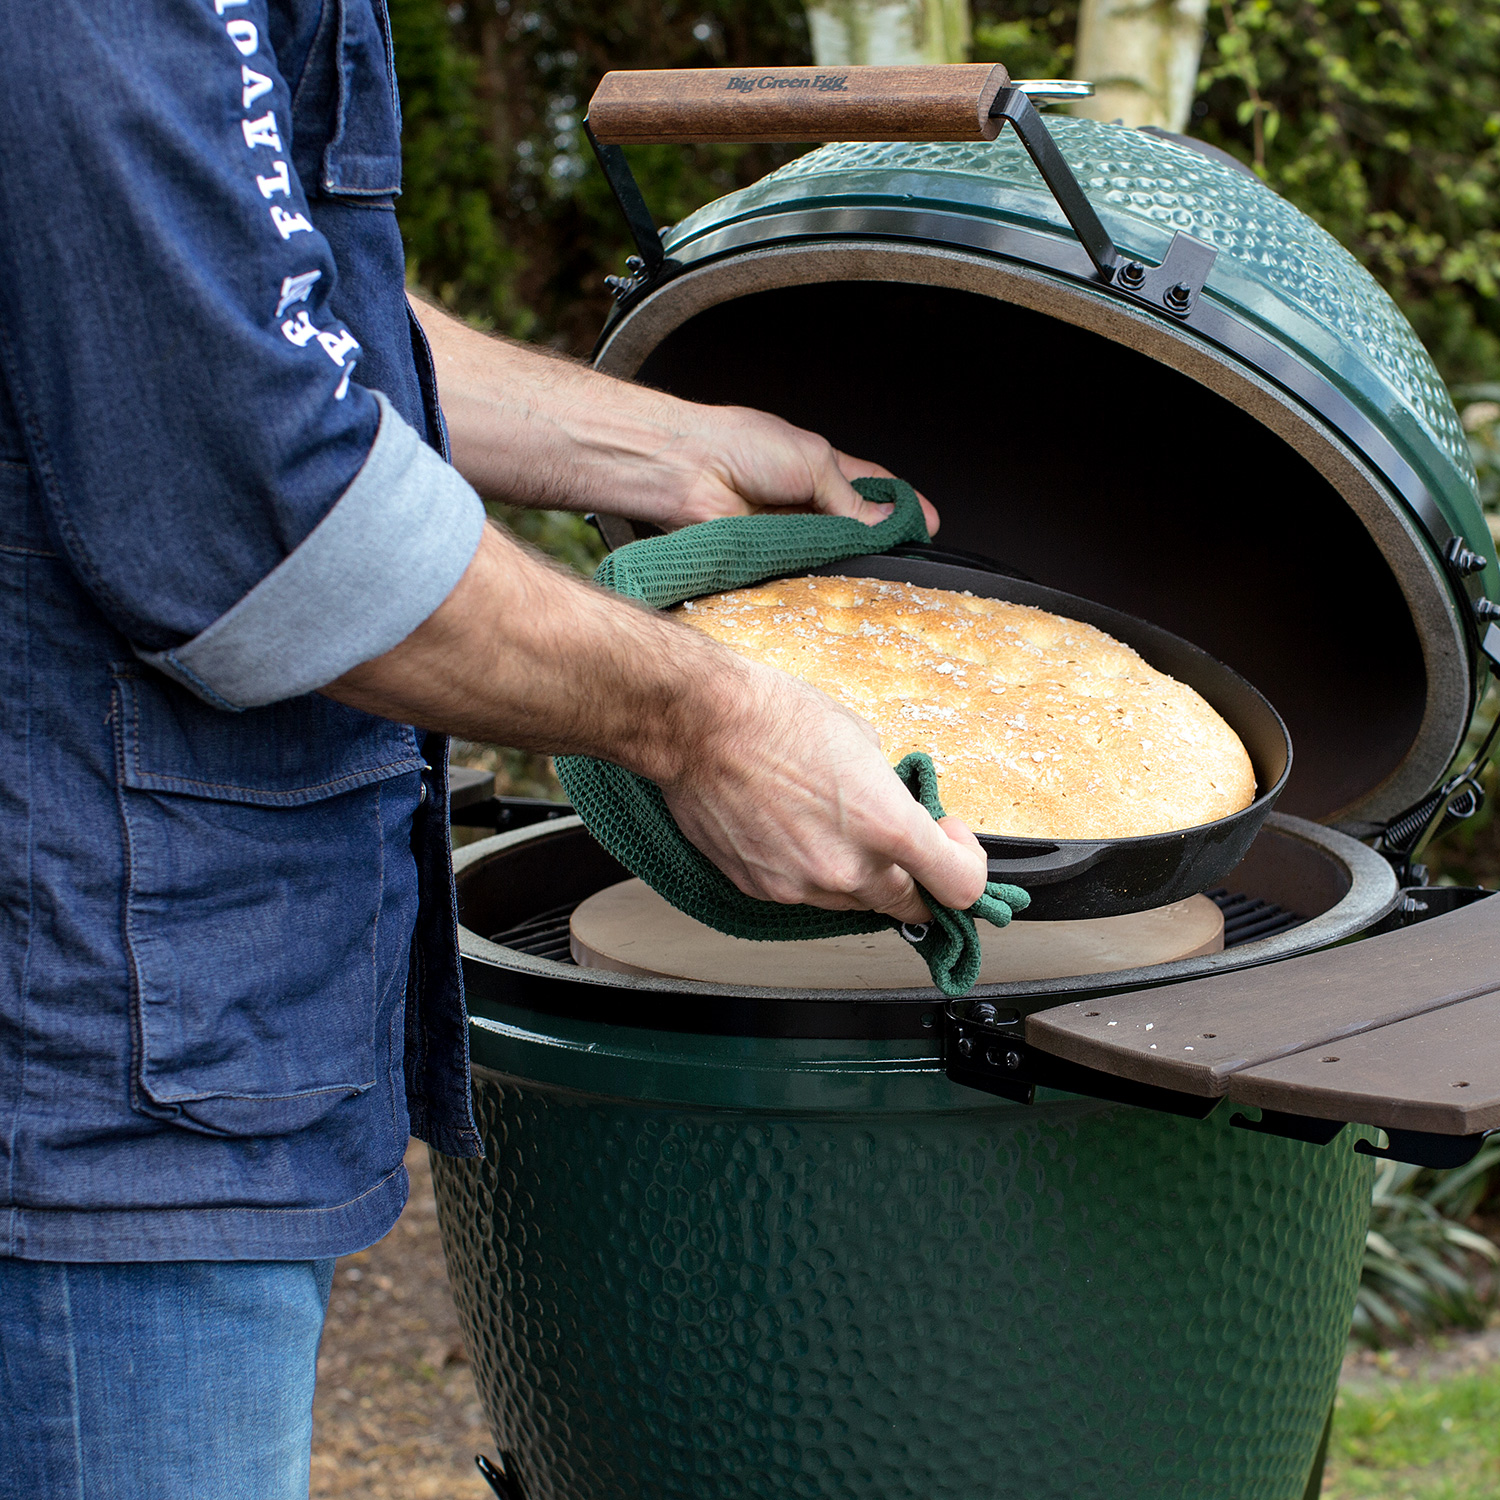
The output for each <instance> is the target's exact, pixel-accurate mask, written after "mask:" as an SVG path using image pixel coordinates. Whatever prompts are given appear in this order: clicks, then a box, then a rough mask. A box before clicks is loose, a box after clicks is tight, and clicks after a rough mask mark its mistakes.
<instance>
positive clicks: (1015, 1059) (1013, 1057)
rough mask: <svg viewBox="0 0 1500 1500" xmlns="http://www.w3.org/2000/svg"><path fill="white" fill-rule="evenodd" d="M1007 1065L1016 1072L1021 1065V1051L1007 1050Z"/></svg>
mask: <svg viewBox="0 0 1500 1500" xmlns="http://www.w3.org/2000/svg"><path fill="white" fill-rule="evenodd" d="M1005 1066H1006V1067H1007V1068H1009V1069H1010V1070H1011V1072H1015V1070H1016V1069H1017V1068H1019V1067H1020V1066H1021V1054H1020V1053H1019V1052H1007V1053H1006V1054H1005Z"/></svg>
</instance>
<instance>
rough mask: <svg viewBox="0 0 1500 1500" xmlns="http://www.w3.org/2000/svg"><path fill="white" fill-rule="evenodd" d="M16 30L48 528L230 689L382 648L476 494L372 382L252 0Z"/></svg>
mask: <svg viewBox="0 0 1500 1500" xmlns="http://www.w3.org/2000/svg"><path fill="white" fill-rule="evenodd" d="M3 34H4V35H3V40H4V43H5V45H4V46H3V47H0V373H3V376H4V380H5V385H6V387H7V391H8V394H9V396H10V398H11V401H12V402H13V404H14V406H15V408H16V412H17V415H18V418H19V421H20V425H21V427H22V429H23V431H24V433H25V442H26V447H27V457H28V459H29V460H30V463H31V466H32V469H33V472H34V473H35V475H36V476H37V480H38V484H39V488H40V491H41V500H42V504H43V507H44V509H45V512H46V517H47V523H48V527H49V530H50V531H51V533H52V534H53V536H54V538H55V539H56V542H57V545H58V547H59V549H60V550H61V552H62V553H63V555H64V556H65V557H66V559H67V560H68V563H69V564H70V566H71V568H72V569H73V571H74V572H75V574H76V575H77V577H78V579H79V580H80V582H81V583H82V584H83V586H84V587H85V588H86V589H87V590H88V592H89V593H90V595H91V596H92V597H93V599H94V600H95V601H96V603H97V604H98V606H99V608H100V609H101V611H102V612H103V613H104V615H105V616H106V617H107V618H108V619H109V621H110V623H111V624H113V625H114V626H115V627H116V628H117V629H118V630H120V631H121V632H122V633H123V634H124V635H125V637H126V638H127V639H128V640H129V642H130V643H131V645H132V646H133V647H134V649H135V650H136V651H137V653H138V654H140V655H141V656H143V657H145V658H146V659H147V660H148V661H151V662H153V663H155V664H156V665H158V666H159V667H160V668H161V669H162V670H163V671H165V672H167V673H169V674H171V675H173V676H175V677H176V678H178V680H180V681H181V682H183V683H185V684H187V685H188V686H190V687H192V688H193V690H194V691H196V692H198V693H199V694H201V695H202V696H203V697H205V698H207V699H209V700H210V701H212V702H216V703H218V704H220V705H221V706H224V707H250V706H253V705H256V704H262V703H269V702H273V701H275V700H277V699H280V698H286V697H291V696H294V695H296V694H298V693H303V692H307V691H310V690H312V689H315V688H317V687H320V686H322V685H324V684H325V683H327V682H330V681H332V680H333V679H334V678H335V677H337V676H339V675H340V674H341V673H342V672H344V671H347V670H348V669H349V668H350V667H352V666H354V665H356V664H357V663H359V662H361V661H367V660H369V659H370V658H371V657H373V656H376V655H379V654H380V653H381V652H383V651H385V650H387V649H389V648H390V647H391V646H393V645H395V644H396V643H397V642H398V641H400V640H401V639H403V638H404V637H405V636H406V635H407V634H409V633H410V632H411V631H412V630H413V629H414V628H415V627H416V626H417V625H418V624H420V623H421V621H422V620H423V619H425V618H426V617H427V615H429V614H430V613H431V612H432V611H433V610H434V609H435V608H436V607H437V606H438V605H439V604H440V603H441V602H442V600H443V599H444V598H445V597H446V596H447V594H448V593H449V592H450V591H451V589H452V588H453V585H454V584H455V583H456V582H457V581H458V579H459V577H460V576H461V575H462V573H463V571H464V569H465V568H466V567H467V565H468V563H469V560H470V559H471V557H472V556H473V553H474V550H475V548H476V547H477V545H478V542H479V537H480V533H481V531H482V528H483V524H484V515H483V507H482V505H481V504H480V501H479V499H478V497H477V496H476V495H475V494H474V492H473V490H472V489H471V488H470V487H469V486H468V485H467V484H466V483H465V482H464V481H463V480H462V479H461V478H460V477H459V475H458V474H457V473H456V471H454V470H453V469H452V468H451V467H450V466H449V465H448V464H447V463H445V462H444V460H443V459H442V458H441V457H440V456H439V455H438V454H437V453H436V452H434V451H433V450H432V449H431V448H430V447H428V446H427V445H426V443H425V442H423V441H422V439H421V438H420V437H419V436H418V435H417V433H416V432H415V431H414V430H413V429H412V428H411V427H409V426H408V425H407V424H406V423H405V422H404V421H403V420H402V418H401V417H400V416H399V415H398V414H397V412H396V411H395V410H394V409H393V408H392V407H391V406H390V404H389V403H388V402H386V401H385V400H384V398H383V397H380V396H379V395H378V394H377V393H375V392H373V391H371V390H369V389H367V388H365V387H364V386H363V385H361V384H360V382H359V378H358V369H359V357H360V346H359V339H358V329H351V328H349V327H347V326H345V324H343V323H342V322H340V321H339V320H338V319H337V318H336V317H334V316H333V314H332V313H331V311H330V299H331V297H332V294H333V292H334V288H335V283H336V276H337V268H336V266H335V264H334V259H333V255H332V252H331V250H330V248H329V245H328V243H327V241H326V240H325V239H324V238H323V236H322V235H321V234H320V233H319V232H318V229H317V227H316V224H315V222H314V220H315V217H316V215H315V213H314V211H313V210H312V209H311V208H310V207H309V205H308V202H307V200H306V198H305V196H304V194H303V190H302V186H301V184H300V182H299V180H298V177H297V173H296V171H295V168H294V167H293V166H292V152H291V140H290V130H291V100H290V94H289V91H288V84H287V81H286V79H285V78H284V77H283V76H282V73H281V70H280V67H279V64H278V59H277V57H276V56H275V54H274V51H273V47H272V28H271V26H270V24H269V19H268V17H267V15H266V7H265V0H114V3H111V4H108V5H96V4H92V3H90V0H46V3H43V0H16V4H15V5H14V6H13V7H11V8H9V9H8V10H7V16H6V21H5V24H4V27H3ZM392 295H393V296H397V297H399V296H401V295H402V292H401V288H400V287H399V286H396V287H393V288H392Z"/></svg>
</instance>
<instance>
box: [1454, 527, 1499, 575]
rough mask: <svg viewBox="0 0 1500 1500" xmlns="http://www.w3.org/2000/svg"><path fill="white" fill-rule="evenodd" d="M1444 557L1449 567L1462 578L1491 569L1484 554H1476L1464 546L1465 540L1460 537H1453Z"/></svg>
mask: <svg viewBox="0 0 1500 1500" xmlns="http://www.w3.org/2000/svg"><path fill="white" fill-rule="evenodd" d="M1443 556H1444V557H1446V558H1447V559H1448V564H1449V566H1450V567H1451V568H1452V569H1453V571H1454V572H1455V573H1457V574H1458V576H1459V577H1460V578H1467V577H1469V575H1470V574H1472V573H1482V572H1484V570H1485V569H1486V568H1487V567H1489V565H1490V560H1489V558H1487V557H1486V556H1485V555H1484V554H1483V553H1482V552H1474V551H1472V550H1471V549H1470V548H1468V547H1467V546H1465V545H1464V539H1463V538H1462V537H1460V536H1456V537H1453V538H1452V539H1451V540H1450V541H1449V543H1448V545H1447V547H1446V548H1445V549H1444V551H1443Z"/></svg>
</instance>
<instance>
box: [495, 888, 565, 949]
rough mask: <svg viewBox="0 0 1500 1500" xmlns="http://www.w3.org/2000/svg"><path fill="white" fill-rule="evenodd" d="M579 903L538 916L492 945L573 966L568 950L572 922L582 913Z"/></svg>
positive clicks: (499, 934)
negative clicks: (570, 922) (577, 914)
mask: <svg viewBox="0 0 1500 1500" xmlns="http://www.w3.org/2000/svg"><path fill="white" fill-rule="evenodd" d="M578 904H579V903H578V902H576V901H569V902H566V903H564V904H563V905H562V906H554V907H552V908H551V909H550V910H548V911H544V912H538V913H537V915H536V916H534V917H528V918H527V919H526V920H525V921H524V922H517V923H516V925H515V926H514V927H507V928H506V929H505V930H504V931H503V932H496V933H493V934H492V935H491V937H490V941H491V942H492V943H497V944H498V945H499V946H500V947H502V948H514V949H515V950H516V952H517V953H530V954H532V955H533V956H534V957H536V958H550V959H552V960H553V961H554V962H555V963H560V964H570V963H572V962H573V954H572V952H571V950H570V949H569V947H568V918H569V917H571V916H572V915H573V913H574V912H575V911H576V910H577V909H578Z"/></svg>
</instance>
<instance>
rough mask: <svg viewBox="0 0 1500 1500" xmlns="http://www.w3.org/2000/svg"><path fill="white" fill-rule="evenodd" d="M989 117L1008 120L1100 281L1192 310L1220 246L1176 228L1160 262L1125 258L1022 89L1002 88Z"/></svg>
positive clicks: (1160, 305)
mask: <svg viewBox="0 0 1500 1500" xmlns="http://www.w3.org/2000/svg"><path fill="white" fill-rule="evenodd" d="M990 118H991V119H992V120H996V119H999V120H1009V121H1010V123H1011V126H1012V128H1013V129H1014V130H1015V132H1016V134H1017V136H1019V137H1020V140H1021V144H1022V145H1023V146H1024V147H1025V148H1026V154H1027V155H1028V156H1030V158H1031V159H1032V161H1033V162H1034V163H1035V164H1036V169H1037V171H1038V172H1040V173H1041V174H1042V181H1043V182H1045V183H1046V184H1047V187H1048V189H1049V190H1050V191H1051V193H1052V196H1053V197H1054V198H1055V199H1056V200H1057V206H1058V207H1059V208H1060V209H1062V211H1063V216H1064V217H1065V218H1066V219H1067V221H1068V223H1069V224H1071V225H1072V226H1073V232H1074V234H1076V235H1077V236H1078V242H1079V244H1081V245H1082V246H1083V248H1084V250H1085V251H1087V252H1088V257H1089V259H1090V260H1091V261H1093V263H1094V269H1095V270H1096V271H1097V272H1098V273H1099V279H1100V281H1102V282H1104V283H1105V284H1106V285H1108V286H1112V287H1114V288H1115V289H1116V290H1117V291H1121V292H1124V293H1126V294H1127V295H1128V296H1130V297H1133V298H1134V299H1135V300H1136V301H1138V302H1144V303H1145V304H1146V305H1147V306H1148V307H1151V308H1154V309H1157V310H1162V309H1165V311H1167V312H1169V313H1171V314H1172V316H1173V317H1177V318H1186V317H1187V316H1188V314H1189V313H1191V312H1192V310H1193V307H1194V305H1195V304H1196V303H1197V301H1198V297H1199V295H1200V293H1201V292H1202V291H1203V288H1204V285H1205V283H1206V282H1207V281H1208V273H1209V272H1210V271H1211V270H1212V269H1213V264H1214V261H1215V260H1216V259H1217V258H1218V254H1219V252H1218V251H1217V250H1215V249H1214V247H1213V246H1212V245H1206V244H1204V242H1203V241H1202V240H1200V239H1195V238H1194V237H1193V236H1192V235H1190V234H1184V233H1182V231H1181V230H1179V231H1178V232H1177V233H1176V234H1174V235H1173V236H1172V243H1171V244H1170V245H1168V246H1167V253H1166V257H1165V258H1164V259H1163V261H1162V263H1161V264H1160V265H1159V266H1148V265H1147V264H1146V263H1145V262H1144V261H1139V260H1125V259H1123V258H1122V257H1121V255H1120V252H1119V250H1118V249H1117V248H1116V246H1115V242H1114V241H1113V240H1112V239H1110V237H1109V231H1108V230H1107V229H1106V228H1105V227H1104V224H1103V222H1102V221H1101V220H1100V218H1099V215H1098V214H1097V213H1095V212H1094V205H1093V204H1092V203H1090V202H1089V200H1088V196H1087V195H1086V194H1085V193H1084V191H1083V188H1082V187H1081V186H1080V185H1079V181H1078V179H1077V178H1076V177H1075V176H1074V175H1073V169H1072V168H1071V167H1070V166H1069V165H1068V162H1067V158H1066V157H1065V156H1064V155H1063V154H1062V152H1061V151H1060V150H1059V149H1058V145H1057V142H1056V141H1055V140H1053V139H1052V132H1051V131H1050V130H1048V129H1047V125H1046V122H1045V121H1044V120H1043V119H1042V117H1041V115H1040V114H1038V113H1037V110H1036V106H1035V105H1033V104H1032V102H1031V100H1030V99H1029V98H1028V97H1027V95H1026V92H1025V90H1023V89H1019V88H1008V89H1001V90H1000V92H999V93H998V94H997V95H996V96H995V102H994V103H993V104H992V105H991V106H990Z"/></svg>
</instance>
